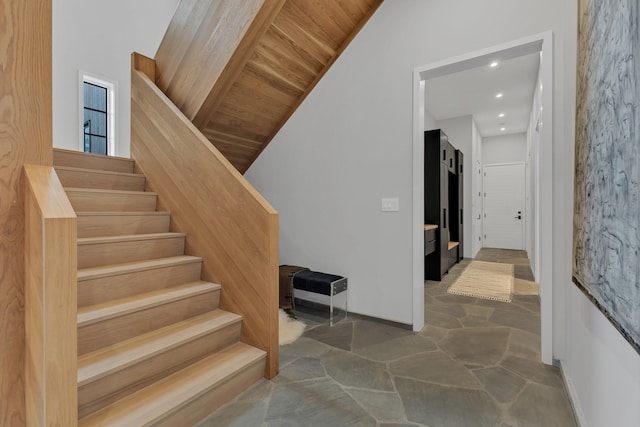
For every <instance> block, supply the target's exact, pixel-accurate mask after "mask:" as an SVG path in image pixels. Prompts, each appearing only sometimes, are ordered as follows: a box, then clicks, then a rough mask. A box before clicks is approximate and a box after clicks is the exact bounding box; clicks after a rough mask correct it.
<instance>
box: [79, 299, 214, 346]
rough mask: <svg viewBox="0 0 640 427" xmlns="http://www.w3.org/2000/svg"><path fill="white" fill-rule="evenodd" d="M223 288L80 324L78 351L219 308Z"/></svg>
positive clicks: (114, 341) (109, 343)
mask: <svg viewBox="0 0 640 427" xmlns="http://www.w3.org/2000/svg"><path fill="white" fill-rule="evenodd" d="M219 302H220V290H215V291H211V292H206V293H203V294H200V295H196V296H193V297H190V298H184V299H181V300H178V301H174V302H171V303H168V304H163V305H160V306H156V307H151V308H148V309H146V310H141V311H136V312H133V313H129V314H125V315H123V316H119V317H115V318H112V319H107V320H104V321H101V322H97V323H93V324H90V325H86V326H80V327H78V355H82V354H85V353H89V352H91V351H94V350H97V349H99V348H103V347H106V346H109V345H112V344H115V343H117V342H120V341H124V340H126V339H129V338H132V337H134V336H137V335H141V334H144V333H146V332H149V331H152V330H155V329H159V328H162V327H164V326H167V325H170V324H172V323H176V322H180V321H182V320H185V319H188V318H190V317H193V316H197V315H199V314H203V313H206V312H208V311H211V310H215V309H216V308H218V303H219Z"/></svg>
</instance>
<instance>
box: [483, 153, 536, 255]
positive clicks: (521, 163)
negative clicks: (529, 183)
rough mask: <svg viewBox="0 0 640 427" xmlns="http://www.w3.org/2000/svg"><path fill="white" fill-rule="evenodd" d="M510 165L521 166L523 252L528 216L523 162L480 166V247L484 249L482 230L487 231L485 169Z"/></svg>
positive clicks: (525, 245)
mask: <svg viewBox="0 0 640 427" xmlns="http://www.w3.org/2000/svg"><path fill="white" fill-rule="evenodd" d="M510 165H519V166H522V188H521V191H522V206H521V208H522V210H521V212H522V217H523V218H524V221H522V247H523V248H522V250H525V249H526V247H527V240H526V239H527V233H525V230H526V223H527V221H528V215H527V208H526V206H527V204H526V203H525V188H526V187H525V164H524V162H509V163H487V164H486V165H482V177H483V180H482V246H483V247H484V243H485V242H484V230H486V229H487V224H486V215H485V214H486V212H485V209H486V208H487V204H486V203H485V201H484V195H485V194H486V193H487V190H486V188H485V181H484V177H485V175H486V171H485V168H487V167H493V166H510Z"/></svg>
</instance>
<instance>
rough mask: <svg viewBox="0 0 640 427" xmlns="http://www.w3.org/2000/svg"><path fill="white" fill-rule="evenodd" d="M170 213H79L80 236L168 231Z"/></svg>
mask: <svg viewBox="0 0 640 427" xmlns="http://www.w3.org/2000/svg"><path fill="white" fill-rule="evenodd" d="M169 222H170V216H169V215H132V214H123V215H86V216H85V215H78V237H80V238H82V237H101V236H123V235H126V234H145V233H166V232H168V231H169Z"/></svg>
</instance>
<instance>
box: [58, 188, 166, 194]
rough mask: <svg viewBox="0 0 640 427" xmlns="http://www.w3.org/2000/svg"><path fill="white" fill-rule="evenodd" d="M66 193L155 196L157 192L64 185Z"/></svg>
mask: <svg viewBox="0 0 640 427" xmlns="http://www.w3.org/2000/svg"><path fill="white" fill-rule="evenodd" d="M64 191H65V192H67V193H93V194H96V195H99V194H123V195H134V196H136V195H138V196H157V195H158V193H155V192H153V191H131V190H106V189H103V188H81V187H64Z"/></svg>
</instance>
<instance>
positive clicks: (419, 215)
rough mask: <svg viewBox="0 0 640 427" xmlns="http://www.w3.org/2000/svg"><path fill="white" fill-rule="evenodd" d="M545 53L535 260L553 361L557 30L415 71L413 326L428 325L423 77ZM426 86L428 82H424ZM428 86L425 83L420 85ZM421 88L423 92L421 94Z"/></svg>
mask: <svg viewBox="0 0 640 427" xmlns="http://www.w3.org/2000/svg"><path fill="white" fill-rule="evenodd" d="M540 51H541V52H542V61H541V62H542V65H541V71H542V72H541V74H542V84H543V87H544V90H543V91H542V94H541V95H542V107H543V114H542V115H543V117H542V120H543V122H544V126H543V127H542V132H541V134H540V146H539V162H538V164H537V169H538V172H539V171H540V170H544V171H545V173H544V174H540V173H538V174H536V176H537V177H538V183H539V186H538V193H539V194H538V196H539V197H537V200H538V201H539V203H538V206H537V207H536V222H537V224H538V225H539V226H538V228H537V229H536V231H537V234H536V236H535V238H536V240H537V241H538V242H539V244H537V245H536V255H537V256H536V259H537V260H538V263H539V268H540V275H539V277H537V279H538V281H539V283H540V323H541V356H542V361H543V362H544V363H547V364H552V363H553V354H554V352H553V295H552V294H553V288H552V282H553V259H554V258H553V242H552V238H553V233H552V225H553V221H552V219H553V218H552V217H553V175H552V171H553V132H552V130H553V32H551V31H547V32H545V33H541V34H536V35H532V36H529V37H525V38H522V39H518V40H515V41H511V42H508V43H504V44H501V45H497V46H493V47H489V48H486V49H482V50H478V51H475V52H472V53H468V54H465V55H461V56H458V57H454V58H451V59H447V60H444V61H440V62H436V63H434V64H429V65H424V66H420V67H416V68H414V70H413V212H412V214H413V221H412V236H413V248H412V253H413V259H412V261H413V262H412V266H413V274H412V277H413V280H412V282H413V313H412V315H413V330H414V331H419V330H421V329H422V328H423V326H424V242H423V239H424V224H423V222H424V130H425V129H424V91H421V81H424V80H425V79H426V78H433V77H437V76H441V75H445V74H450V73H452V72H455V71H461V70H463V69H468V68H472V67H475V66H479V65H484V64H487V63H488V62H490V60H492V59H493V58H495V57H496V56H498V55H501V56H502V55H503V54H507V55H508V54H512V55H514V56H520V55H523V54H527V53H533V52H540ZM422 85H424V83H422ZM422 87H424V86H422ZM421 92H422V93H421Z"/></svg>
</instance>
